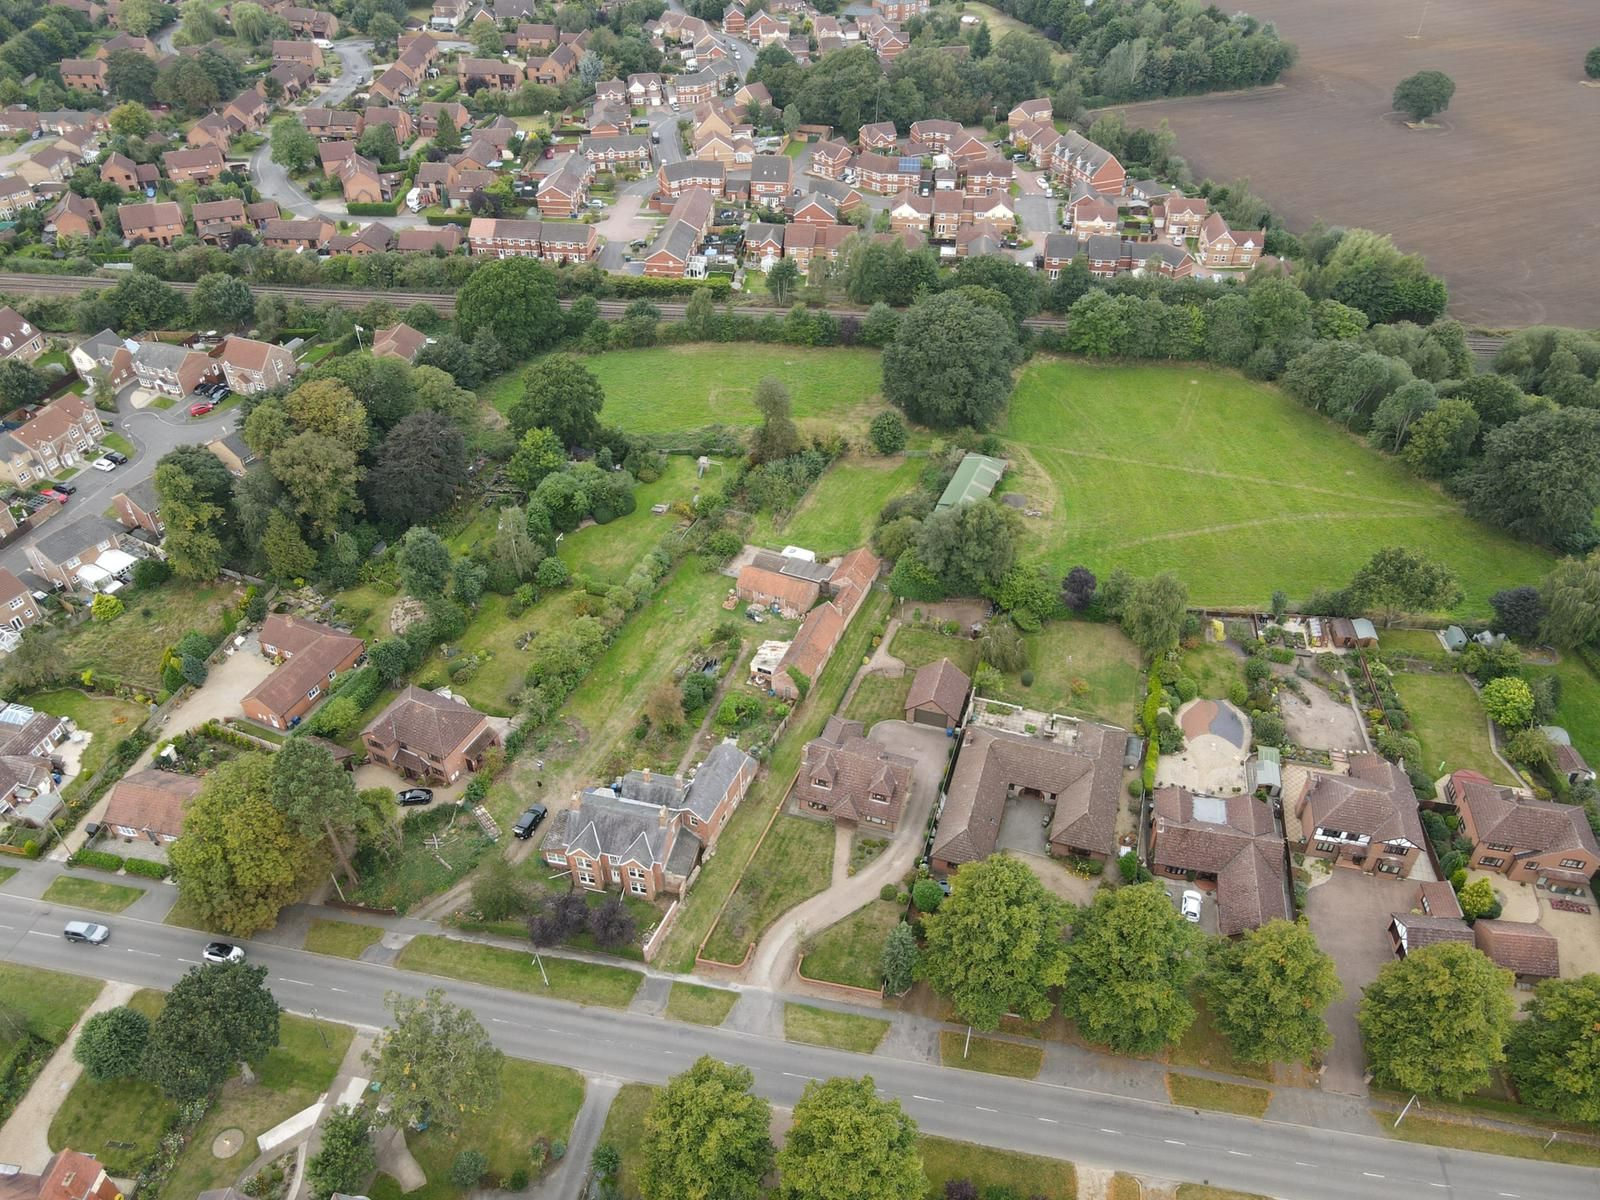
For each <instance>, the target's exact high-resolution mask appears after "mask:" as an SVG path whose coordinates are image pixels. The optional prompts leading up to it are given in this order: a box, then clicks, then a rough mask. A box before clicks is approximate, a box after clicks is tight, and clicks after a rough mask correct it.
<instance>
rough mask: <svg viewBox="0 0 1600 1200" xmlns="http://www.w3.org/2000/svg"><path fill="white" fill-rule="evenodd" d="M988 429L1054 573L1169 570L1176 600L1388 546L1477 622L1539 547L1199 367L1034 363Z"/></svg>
mask: <svg viewBox="0 0 1600 1200" xmlns="http://www.w3.org/2000/svg"><path fill="white" fill-rule="evenodd" d="M1001 432H1002V434H1003V435H1004V436H1005V437H1007V438H1008V439H1010V440H1011V442H1012V443H1013V445H1014V448H1015V450H1016V452H1017V454H1018V456H1019V457H1022V458H1031V459H1032V460H1033V463H1036V464H1037V472H1036V473H1034V472H1033V468H1032V464H1028V470H1027V471H1024V476H1025V477H1027V476H1029V475H1030V474H1031V475H1032V478H1031V479H1028V481H1027V483H1026V484H1025V488H1024V490H1026V491H1028V493H1029V494H1030V496H1033V493H1034V491H1038V492H1041V493H1043V492H1048V493H1050V494H1048V495H1038V496H1033V498H1034V499H1035V501H1036V503H1037V504H1038V507H1041V508H1045V509H1046V510H1047V519H1046V520H1045V521H1030V522H1028V524H1027V528H1028V530H1030V532H1031V536H1030V539H1029V540H1030V541H1031V542H1032V543H1033V544H1034V545H1035V547H1036V548H1037V549H1038V550H1039V551H1040V552H1042V553H1043V554H1044V555H1045V556H1046V558H1047V560H1048V562H1049V563H1050V564H1051V566H1052V567H1053V568H1059V569H1060V571H1061V572H1062V573H1064V572H1065V570H1066V568H1068V567H1071V566H1072V565H1073V564H1074V563H1076V562H1087V563H1090V564H1092V565H1093V566H1094V569H1095V570H1096V571H1097V572H1100V573H1101V574H1102V575H1103V574H1104V573H1105V572H1106V571H1108V570H1110V569H1111V568H1112V567H1116V566H1122V567H1126V568H1128V569H1129V570H1131V571H1132V572H1133V573H1134V574H1136V575H1150V574H1154V573H1155V572H1158V571H1163V570H1171V571H1174V572H1176V573H1177V575H1178V576H1179V578H1181V579H1182V580H1183V581H1184V582H1185V583H1186V584H1187V585H1188V588H1189V600H1190V602H1191V603H1201V604H1262V603H1264V602H1265V600H1266V598H1267V597H1268V596H1270V595H1271V594H1272V592H1273V590H1274V589H1276V588H1282V589H1283V590H1285V591H1287V592H1288V593H1289V594H1290V595H1291V596H1303V595H1306V594H1308V593H1309V592H1311V591H1313V590H1314V589H1316V588H1319V587H1327V586H1330V585H1331V584H1336V583H1340V582H1342V581H1344V580H1348V579H1349V578H1350V577H1351V575H1352V574H1353V573H1354V572H1355V570H1356V569H1357V568H1358V567H1359V566H1360V565H1361V564H1362V563H1363V562H1365V561H1366V560H1367V559H1368V558H1370V557H1371V555H1372V554H1373V552H1374V551H1376V550H1378V549H1380V548H1382V547H1384V546H1388V545H1397V544H1398V545H1406V546H1410V547H1413V548H1415V549H1417V550H1421V551H1423V552H1425V553H1427V554H1429V555H1430V556H1432V557H1434V558H1437V559H1439V560H1441V561H1442V562H1444V563H1445V564H1447V565H1448V566H1450V567H1451V568H1452V569H1453V570H1454V571H1455V572H1456V574H1457V576H1459V578H1460V579H1461V583H1462V587H1463V588H1464V589H1465V598H1464V600H1463V601H1462V603H1461V604H1460V605H1459V606H1458V607H1457V611H1459V612H1461V613H1465V614H1486V613H1487V612H1488V598H1489V595H1490V594H1491V593H1493V592H1494V591H1496V590H1497V589H1499V588H1502V587H1509V586H1512V585H1515V584H1518V583H1524V582H1526V581H1527V580H1529V579H1536V578H1538V577H1539V576H1541V575H1542V574H1544V572H1545V571H1546V570H1548V569H1549V566H1550V562H1551V558H1550V556H1549V554H1547V553H1546V552H1544V551H1542V550H1539V549H1537V548H1535V547H1533V546H1531V545H1528V544H1526V543H1522V542H1518V541H1516V540H1515V539H1513V538H1511V537H1509V536H1507V535H1505V534H1503V533H1500V532H1498V531H1496V530H1493V529H1491V528H1489V527H1488V526H1486V525H1482V524H1480V523H1478V522H1476V521H1473V520H1471V519H1469V518H1468V517H1467V516H1466V515H1465V514H1464V513H1463V512H1462V511H1461V509H1460V506H1459V505H1457V504H1455V503H1454V502H1453V501H1451V500H1449V499H1448V498H1447V497H1445V496H1444V495H1443V494H1441V493H1440V492H1438V491H1436V490H1434V489H1432V488H1430V487H1428V486H1427V485H1425V484H1424V483H1422V482H1421V481H1419V480H1418V479H1417V478H1416V477H1415V476H1413V475H1411V474H1410V473H1409V472H1408V471H1406V469H1405V468H1404V467H1403V466H1402V465H1401V464H1400V463H1399V462H1397V461H1394V460H1392V459H1388V458H1385V457H1383V456H1381V455H1379V454H1376V453H1375V452H1373V451H1372V450H1370V449H1368V448H1367V447H1366V446H1364V445H1362V444H1361V443H1360V442H1358V441H1357V440H1356V439H1354V438H1352V437H1349V436H1347V435H1346V434H1345V433H1344V432H1343V431H1341V430H1340V429H1338V428H1337V427H1336V426H1334V425H1333V424H1331V423H1329V422H1328V421H1326V420H1324V419H1323V418H1322V417H1320V416H1318V415H1317V414H1315V413H1313V412H1311V411H1309V410H1308V409H1306V408H1304V407H1302V406H1301V405H1299V404H1297V403H1296V402H1295V401H1293V400H1291V399H1290V398H1289V397H1287V396H1286V395H1284V394H1283V393H1282V392H1280V391H1279V390H1278V389H1276V388H1273V387H1270V386H1267V385H1264V384H1256V383H1251V382H1249V381H1247V380H1245V379H1243V378H1241V377H1239V376H1238V375H1235V374H1232V373H1230V372H1226V371H1219V370H1212V369H1209V368H1206V367H1203V366H1199V365H1183V366H1173V367H1167V366H1094V365H1090V364H1087V363H1082V362H1075V361H1067V360H1062V359H1052V358H1045V357H1040V358H1035V359H1034V360H1033V362H1032V363H1031V364H1030V365H1029V366H1028V367H1027V368H1026V369H1025V370H1024V371H1023V372H1022V375H1021V377H1020V379H1019V381H1018V384H1017V389H1016V392H1015V394H1014V395H1013V397H1012V399H1011V406H1010V413H1009V417H1008V421H1007V424H1006V426H1005V428H1004V429H1003V430H1002V431H1001Z"/></svg>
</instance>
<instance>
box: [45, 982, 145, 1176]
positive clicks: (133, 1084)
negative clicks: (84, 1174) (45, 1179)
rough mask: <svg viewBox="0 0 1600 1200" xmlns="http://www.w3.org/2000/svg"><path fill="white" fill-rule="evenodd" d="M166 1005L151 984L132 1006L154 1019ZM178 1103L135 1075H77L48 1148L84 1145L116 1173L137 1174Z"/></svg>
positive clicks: (53, 1122) (52, 1129)
mask: <svg viewBox="0 0 1600 1200" xmlns="http://www.w3.org/2000/svg"><path fill="white" fill-rule="evenodd" d="M164 1003H165V998H164V997H163V995H162V993H160V992H156V991H151V990H149V989H148V988H147V989H145V990H143V991H140V992H136V993H134V995H133V996H132V997H131V998H130V999H129V1001H128V1007H129V1008H133V1009H137V1010H138V1011H139V1012H142V1013H143V1014H144V1015H145V1016H147V1017H149V1018H151V1019H152V1020H154V1019H155V1017H156V1016H157V1015H158V1014H159V1013H160V1012H161V1006H162V1004H164ZM175 1107H176V1106H175V1105H174V1104H173V1103H172V1101H170V1100H168V1099H167V1098H166V1097H165V1096H163V1095H162V1094H161V1090H160V1089H159V1088H157V1087H156V1086H155V1084H153V1083H146V1082H145V1081H144V1080H142V1079H139V1078H137V1077H129V1078H125V1079H107V1080H105V1081H103V1082H101V1083H96V1082H95V1081H94V1080H92V1079H90V1078H89V1076H88V1075H79V1076H78V1081H77V1082H76V1083H74V1084H73V1085H72V1090H71V1091H70V1092H68V1093H67V1095H66V1098H65V1099H64V1100H62V1102H61V1107H59V1108H58V1109H57V1110H56V1114H55V1116H54V1117H53V1118H52V1119H51V1121H50V1132H49V1141H50V1148H51V1149H52V1150H64V1149H66V1148H68V1147H71V1148H73V1149H78V1148H80V1147H81V1148H83V1149H85V1150H89V1151H91V1152H92V1153H94V1154H95V1155H96V1156H97V1157H98V1158H99V1159H100V1161H101V1162H103V1163H104V1164H105V1166H106V1170H108V1171H110V1172H112V1173H113V1174H115V1175H120V1176H127V1175H137V1174H138V1173H139V1167H140V1165H141V1164H142V1163H143V1162H144V1160H145V1159H146V1158H148V1157H149V1156H150V1155H151V1154H153V1153H154V1152H155V1150H156V1147H157V1146H158V1145H160V1143H161V1134H162V1132H163V1131H164V1130H165V1129H166V1125H167V1120H168V1119H169V1118H170V1117H171V1116H172V1113H173V1109H174V1108H175Z"/></svg>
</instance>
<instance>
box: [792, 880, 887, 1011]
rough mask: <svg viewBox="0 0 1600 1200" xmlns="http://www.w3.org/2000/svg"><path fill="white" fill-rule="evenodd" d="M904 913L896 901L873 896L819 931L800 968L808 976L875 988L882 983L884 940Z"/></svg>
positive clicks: (853, 985) (859, 986)
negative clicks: (861, 906)
mask: <svg viewBox="0 0 1600 1200" xmlns="http://www.w3.org/2000/svg"><path fill="white" fill-rule="evenodd" d="M904 915H905V914H904V913H903V912H902V910H901V907H900V906H899V905H898V904H895V903H893V902H892V901H888V900H874V901H873V902H872V903H871V904H869V905H867V906H866V907H865V908H863V909H861V910H860V911H859V912H855V913H852V914H851V915H850V916H848V917H846V918H845V919H844V920H842V921H840V922H838V923H837V924H834V925H830V926H828V927H827V928H826V929H824V930H822V931H821V932H820V933H818V934H817V935H816V937H815V938H814V939H813V941H812V944H811V949H810V950H809V951H807V952H806V958H805V962H804V963H803V964H802V969H803V970H804V972H805V974H806V975H807V977H809V978H811V979H827V980H831V981H832V982H834V983H844V984H849V985H850V986H851V987H858V988H872V989H874V990H876V989H877V988H879V987H881V986H882V984H883V971H882V962H883V943H884V941H885V940H887V938H888V936H889V931H890V930H891V929H893V928H894V927H895V926H896V925H898V924H900V921H901V918H902V917H903V916H904Z"/></svg>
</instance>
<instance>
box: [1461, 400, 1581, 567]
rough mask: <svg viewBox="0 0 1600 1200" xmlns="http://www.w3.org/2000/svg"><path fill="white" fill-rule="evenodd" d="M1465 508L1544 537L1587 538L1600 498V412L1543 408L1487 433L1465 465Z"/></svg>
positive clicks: (1556, 540)
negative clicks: (1474, 460)
mask: <svg viewBox="0 0 1600 1200" xmlns="http://www.w3.org/2000/svg"><path fill="white" fill-rule="evenodd" d="M1462 490H1463V492H1464V493H1465V496H1466V501H1467V511H1468V512H1470V513H1471V514H1472V515H1474V516H1476V517H1479V518H1481V519H1482V520H1485V521H1487V522H1489V523H1490V524H1491V525H1498V526H1500V527H1501V528H1502V529H1506V530H1509V531H1510V532H1511V533H1512V534H1513V535H1515V536H1516V537H1519V538H1525V539H1527V540H1529V541H1535V542H1541V543H1543V544H1545V545H1552V546H1558V547H1559V546H1567V545H1582V546H1583V547H1584V548H1585V549H1587V548H1588V546H1587V543H1588V539H1589V537H1590V535H1591V533H1592V531H1593V528H1594V512H1595V508H1596V506H1597V505H1600V412H1597V411H1594V410H1592V409H1580V408H1554V409H1538V410H1536V411H1534V412H1531V413H1528V414H1527V415H1526V416H1522V417H1519V418H1518V419H1516V420H1514V421H1511V422H1508V423H1507V424H1505V425H1502V426H1500V428H1498V429H1496V430H1494V431H1493V432H1492V433H1490V434H1488V436H1486V437H1485V438H1484V439H1483V457H1482V458H1481V459H1480V460H1479V461H1478V464H1477V466H1475V467H1474V468H1473V469H1472V470H1471V471H1468V472H1466V475H1465V479H1464V480H1463V482H1462Z"/></svg>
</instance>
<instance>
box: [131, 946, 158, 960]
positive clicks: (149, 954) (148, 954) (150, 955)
mask: <svg viewBox="0 0 1600 1200" xmlns="http://www.w3.org/2000/svg"><path fill="white" fill-rule="evenodd" d="M128 953H129V954H142V955H144V956H145V957H146V958H160V957H161V955H159V954H156V953H154V952H153V951H150V950H135V949H134V948H133V947H132V946H129V947H128Z"/></svg>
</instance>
